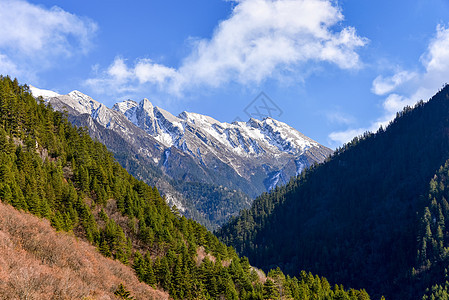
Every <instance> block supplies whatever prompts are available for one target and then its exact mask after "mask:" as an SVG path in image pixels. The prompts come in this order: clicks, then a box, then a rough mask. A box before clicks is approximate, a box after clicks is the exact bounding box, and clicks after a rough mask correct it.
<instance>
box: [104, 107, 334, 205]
mask: <svg viewBox="0 0 449 300" xmlns="http://www.w3.org/2000/svg"><path fill="white" fill-rule="evenodd" d="M112 109H113V110H115V111H117V112H121V113H122V114H123V115H124V116H126V117H127V119H128V120H129V121H131V122H132V123H133V124H134V125H136V126H138V127H139V128H141V129H143V130H144V131H145V132H146V133H147V134H148V135H150V136H152V137H154V138H155V139H156V140H157V141H158V142H159V143H160V144H161V145H163V146H164V147H165V149H166V150H165V151H164V155H163V157H162V161H161V162H160V165H161V167H163V168H164V171H165V172H166V173H167V174H170V176H172V177H174V178H178V177H182V178H186V177H187V179H188V180H193V181H195V180H197V181H208V180H210V181H213V182H220V184H225V185H229V183H227V184H226V182H227V181H228V179H230V178H233V179H234V178H236V180H238V181H239V182H232V183H231V186H233V187H236V188H240V189H242V190H243V191H245V192H246V193H248V194H250V195H251V196H255V195H257V194H259V193H261V192H264V191H268V190H271V189H272V188H274V187H275V186H276V185H277V184H284V183H286V182H287V181H288V180H289V179H290V177H291V176H294V175H297V174H299V173H300V172H301V171H302V170H303V169H304V168H306V167H308V166H310V165H311V164H313V163H315V162H322V161H324V159H325V158H326V157H328V156H329V155H330V154H331V153H332V150H330V149H329V148H326V147H324V146H322V145H320V144H318V143H317V142H315V141H313V140H312V139H310V138H308V137H306V136H305V135H303V134H302V133H300V132H299V131H297V130H295V129H294V128H292V127H290V126H288V125H287V124H285V123H282V122H279V121H276V120H274V119H271V118H266V119H264V120H262V121H260V120H256V119H250V120H249V121H248V122H234V123H232V124H230V123H221V122H219V121H217V120H215V119H213V118H211V117H208V116H204V115H200V114H196V113H190V112H182V113H181V114H179V115H178V116H174V115H172V114H171V113H169V112H167V111H165V110H163V109H161V108H159V107H156V106H153V105H152V104H151V102H150V101H148V99H143V100H142V101H141V102H140V103H136V102H134V101H132V100H128V101H124V102H120V103H117V104H115V105H114V107H113V108H112ZM173 148H176V149H178V150H181V151H182V153H183V154H185V155H186V156H189V157H190V158H191V159H193V162H194V164H195V169H196V172H192V169H185V168H183V166H182V163H181V162H180V164H178V163H176V164H173V163H174V162H178V161H179V159H178V158H177V157H176V156H175V157H174V156H173V155H171V154H172V149H173ZM189 167H191V166H189ZM204 176H205V177H204ZM242 183H244V186H242ZM245 186H246V188H245Z"/></svg>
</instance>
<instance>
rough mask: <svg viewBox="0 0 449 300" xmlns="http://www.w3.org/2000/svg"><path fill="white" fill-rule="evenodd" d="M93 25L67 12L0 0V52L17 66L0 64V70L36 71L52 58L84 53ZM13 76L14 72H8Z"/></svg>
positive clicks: (17, 1)
mask: <svg viewBox="0 0 449 300" xmlns="http://www.w3.org/2000/svg"><path fill="white" fill-rule="evenodd" d="M96 28H97V26H96V24H95V23H93V22H92V21H90V20H87V19H82V18H80V17H78V16H76V15H74V14H71V13H68V12H66V11H64V10H62V9H61V8H58V7H52V8H51V9H47V8H44V7H42V6H38V5H34V4H31V3H28V2H26V1H20V0H2V1H0V54H1V55H2V61H3V60H9V61H10V62H14V64H15V65H16V66H19V65H20V69H17V68H16V69H15V70H14V69H13V70H11V69H8V68H6V67H4V65H3V64H2V65H0V73H5V72H13V71H14V72H17V73H23V74H25V73H28V72H38V71H39V69H42V68H47V67H51V66H52V65H53V64H55V63H56V62H55V60H56V59H57V58H61V57H63V58H64V57H65V58H67V57H70V56H72V55H73V54H74V53H86V52H87V51H88V50H89V49H90V48H91V39H92V36H93V34H94V33H95V31H96ZM11 75H16V74H11Z"/></svg>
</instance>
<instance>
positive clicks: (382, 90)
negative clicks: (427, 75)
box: [371, 71, 417, 95]
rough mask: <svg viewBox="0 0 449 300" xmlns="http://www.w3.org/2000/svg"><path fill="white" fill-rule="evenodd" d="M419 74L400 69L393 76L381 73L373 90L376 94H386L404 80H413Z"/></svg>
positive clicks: (375, 81)
mask: <svg viewBox="0 0 449 300" xmlns="http://www.w3.org/2000/svg"><path fill="white" fill-rule="evenodd" d="M416 76H417V74H416V73H415V72H408V71H400V72H398V73H396V74H394V75H393V76H391V77H383V76H382V75H379V76H377V77H376V79H374V81H373V87H372V89H371V91H372V92H373V93H374V94H376V95H385V94H388V93H390V92H392V91H393V90H394V89H395V88H396V87H398V86H400V85H401V84H403V83H404V82H407V81H409V80H412V79H413V78H415V77H416Z"/></svg>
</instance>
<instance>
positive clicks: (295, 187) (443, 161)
mask: <svg viewBox="0 0 449 300" xmlns="http://www.w3.org/2000/svg"><path fill="white" fill-rule="evenodd" d="M448 94H449V87H448V86H445V87H443V88H442V90H441V91H440V92H438V93H437V94H436V95H435V96H434V97H433V98H432V99H430V100H429V101H428V102H427V103H424V102H422V101H421V102H419V103H418V104H416V106H415V107H414V108H411V107H406V108H405V109H404V110H403V111H402V112H400V113H398V114H397V116H396V118H395V120H394V121H392V122H391V123H390V124H389V126H388V127H387V128H386V129H384V128H380V129H379V130H378V132H376V133H365V134H364V135H362V136H360V137H357V138H355V139H354V140H353V141H352V142H350V143H348V144H347V145H345V146H343V147H342V148H340V149H337V150H336V152H335V154H334V155H333V156H332V157H331V158H330V159H329V160H328V161H327V162H326V163H324V164H321V165H316V166H314V167H312V168H310V169H308V170H306V171H304V172H303V173H302V174H300V175H299V176H298V177H297V178H294V179H292V180H291V181H290V183H289V184H287V185H286V186H284V187H280V188H276V189H275V190H273V191H272V192H271V193H269V194H268V193H266V194H263V195H261V196H260V197H259V198H258V199H256V200H255V202H254V203H253V205H252V207H251V208H250V209H248V210H244V211H242V212H241V213H240V214H239V216H238V217H236V218H234V219H232V220H231V221H230V222H229V223H228V224H226V225H224V226H223V227H222V229H221V230H219V231H218V232H217V234H218V236H219V237H220V239H221V240H222V241H224V242H225V243H226V244H228V245H232V246H234V247H235V249H236V250H237V252H238V253H239V254H241V255H245V256H247V257H248V258H249V260H250V262H251V263H252V264H254V265H256V266H259V267H262V268H263V269H265V270H268V269H271V268H274V267H277V266H279V267H281V269H282V270H283V271H284V272H286V274H289V275H292V276H293V275H298V272H299V269H306V270H310V271H312V272H314V273H318V274H326V277H327V278H329V279H330V280H332V281H335V282H341V283H343V284H345V285H349V286H353V287H356V288H357V287H364V288H366V289H367V291H368V292H369V293H370V294H371V295H372V296H373V297H378V296H380V295H381V294H384V295H385V296H386V297H387V298H388V299H420V298H422V297H423V295H424V294H426V295H427V296H426V297H430V298H425V299H434V298H432V297H431V294H432V293H434V292H435V293H436V291H437V290H438V293H443V290H445V286H446V285H447V283H446V277H445V269H446V268H447V267H448V252H449V248H448V247H449V233H448V229H449V228H447V227H446V226H449V224H448V225H446V223H445V220H449V205H448V202H447V199H449V182H448V181H449V180H448V176H449V173H448V171H449V167H448V164H449V162H448V161H447V160H448V158H449V96H448ZM429 183H430V184H429ZM438 285H439V287H438ZM434 290H435V291H434ZM437 299H438V298H437ZM441 299H446V298H441Z"/></svg>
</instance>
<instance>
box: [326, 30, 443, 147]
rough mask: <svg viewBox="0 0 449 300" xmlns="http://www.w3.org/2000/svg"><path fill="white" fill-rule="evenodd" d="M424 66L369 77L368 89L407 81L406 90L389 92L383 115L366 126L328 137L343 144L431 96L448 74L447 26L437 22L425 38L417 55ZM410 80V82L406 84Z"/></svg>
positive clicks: (376, 90)
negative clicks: (431, 35)
mask: <svg viewBox="0 0 449 300" xmlns="http://www.w3.org/2000/svg"><path fill="white" fill-rule="evenodd" d="M420 62H421V64H422V66H423V67H424V71H423V72H421V73H416V72H409V71H400V72H398V73H396V74H395V75H393V76H392V77H387V78H385V77H382V76H378V77H376V79H374V81H373V87H372V92H373V93H375V94H377V95H385V94H388V93H391V92H392V91H393V90H395V89H396V88H397V87H399V86H401V85H405V84H406V83H407V89H408V91H409V92H408V93H404V94H399V93H391V94H389V95H388V96H387V97H386V98H385V100H384V102H383V109H384V112H383V115H382V116H381V117H379V118H378V119H377V120H376V121H375V122H372V123H371V125H369V126H368V127H367V128H357V129H353V128H349V129H348V130H345V131H339V132H332V133H331V134H329V138H330V139H331V140H332V141H334V142H336V143H338V144H343V143H347V142H349V141H350V140H351V139H352V138H353V137H354V136H356V135H358V134H361V133H363V132H365V131H372V132H374V131H377V129H379V127H380V126H381V125H382V126H384V127H385V126H386V125H388V123H389V122H390V121H391V120H393V119H394V118H395V116H396V112H398V111H401V110H402V109H403V108H404V107H405V106H413V105H414V104H415V103H416V102H418V101H420V100H424V101H427V100H428V99H429V98H430V97H432V96H433V95H434V94H435V93H436V92H437V91H438V90H439V89H440V88H441V87H442V86H443V85H444V84H445V83H447V81H448V78H449V28H446V27H445V26H443V25H438V26H437V29H436V35H435V37H434V38H433V39H432V40H431V41H430V42H429V45H428V47H427V51H426V52H425V53H424V54H423V55H422V56H421V57H420ZM410 83H412V84H410Z"/></svg>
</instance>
